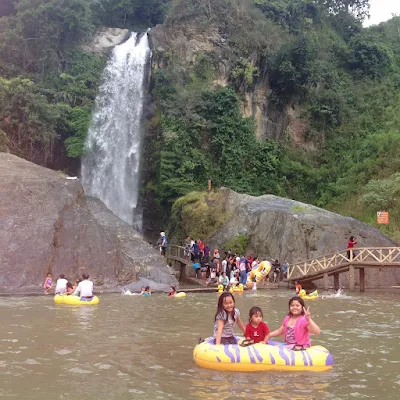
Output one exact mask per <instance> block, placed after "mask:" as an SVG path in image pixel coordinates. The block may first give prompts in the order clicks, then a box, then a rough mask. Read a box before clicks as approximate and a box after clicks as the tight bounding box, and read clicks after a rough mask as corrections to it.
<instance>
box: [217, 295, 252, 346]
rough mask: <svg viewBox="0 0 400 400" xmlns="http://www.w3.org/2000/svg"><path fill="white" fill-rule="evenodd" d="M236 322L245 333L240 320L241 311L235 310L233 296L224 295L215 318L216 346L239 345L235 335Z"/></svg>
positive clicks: (220, 297)
mask: <svg viewBox="0 0 400 400" xmlns="http://www.w3.org/2000/svg"><path fill="white" fill-rule="evenodd" d="M235 322H236V323H237V324H238V326H239V328H240V329H241V331H242V332H243V333H244V331H245V327H244V324H243V322H242V321H241V319H240V311H239V310H238V309H237V308H235V298H234V297H233V294H231V293H229V292H225V293H222V294H221V296H219V299H218V306H217V312H216V313H215V317H214V344H237V340H236V338H235V336H234V333H233V327H234V325H235Z"/></svg>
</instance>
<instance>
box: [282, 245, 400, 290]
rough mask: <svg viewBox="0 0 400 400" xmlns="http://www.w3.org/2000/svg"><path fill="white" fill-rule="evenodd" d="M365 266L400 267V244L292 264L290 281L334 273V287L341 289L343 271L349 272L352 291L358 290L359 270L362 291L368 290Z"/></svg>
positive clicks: (350, 251) (341, 252) (321, 276)
mask: <svg viewBox="0 0 400 400" xmlns="http://www.w3.org/2000/svg"><path fill="white" fill-rule="evenodd" d="M365 268H400V247H369V248H365V247H362V248H354V249H350V250H343V251H340V252H337V253H333V254H329V255H326V256H323V257H319V258H315V259H312V260H307V261H304V262H301V263H296V264H293V265H290V266H289V268H288V273H287V281H289V282H290V281H296V280H299V281H300V280H301V281H302V282H304V281H314V280H317V279H321V278H322V279H323V280H324V288H325V289H328V277H329V276H333V278H334V288H335V290H339V274H341V273H343V272H349V290H350V291H354V286H355V271H356V270H358V271H359V274H360V291H361V292H364V291H365Z"/></svg>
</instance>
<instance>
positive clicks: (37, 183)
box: [0, 153, 177, 292]
mask: <svg viewBox="0 0 400 400" xmlns="http://www.w3.org/2000/svg"><path fill="white" fill-rule="evenodd" d="M0 218H1V224H0V291H2V292H8V291H14V292H15V291H16V290H20V291H22V292H26V291H28V290H30V289H31V288H32V287H33V288H36V289H37V288H38V287H39V285H40V284H41V283H42V282H43V279H44V277H45V276H46V273H47V272H48V271H50V272H52V274H53V277H54V278H56V277H57V276H58V275H59V274H60V273H64V274H66V276H67V277H68V278H70V279H75V278H78V277H79V276H80V275H81V274H82V273H83V272H87V273H89V274H90V276H91V278H92V279H93V280H94V282H95V285H96V286H97V287H98V288H103V289H104V290H115V289H117V288H118V287H120V286H123V285H126V284H130V283H132V282H136V281H138V280H139V281H140V279H143V280H144V282H147V283H149V282H150V283H153V284H154V285H156V286H157V288H158V289H160V290H165V289H168V286H169V285H171V284H176V283H177V282H176V279H175V278H174V277H173V276H172V275H171V271H170V270H169V268H168V266H167V264H166V261H165V260H164V258H162V257H161V256H160V255H159V254H158V252H157V251H156V250H155V249H154V248H153V247H152V246H150V245H149V244H148V243H147V242H146V241H145V240H144V239H143V237H142V236H141V235H140V234H139V233H138V232H137V231H135V230H134V229H133V228H131V227H130V226H129V225H128V224H126V223H125V222H123V221H122V220H120V219H119V218H118V217H116V216H115V215H114V214H112V212H111V211H110V210H108V209H107V208H106V206H105V205H104V204H103V203H102V202H101V201H99V200H97V199H90V198H87V197H86V196H85V193H84V190H83V187H82V185H81V183H80V182H79V180H78V179H76V178H75V179H74V178H70V177H67V176H66V175H65V174H63V173H61V172H56V171H52V170H49V169H46V168H43V167H40V166H38V165H35V164H32V163H30V162H28V161H26V160H23V159H20V158H18V157H16V156H14V155H11V154H7V153H0ZM18 288H19V289H18Z"/></svg>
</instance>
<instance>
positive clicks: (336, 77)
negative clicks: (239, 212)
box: [0, 0, 400, 236]
mask: <svg viewBox="0 0 400 400" xmlns="http://www.w3.org/2000/svg"><path fill="white" fill-rule="evenodd" d="M368 10H369V1H368V0H212V1H210V0H146V1H145V0H89V1H88V0H86V1H85V0H3V1H2V2H1V4H0V135H1V138H0V142H1V143H0V148H3V149H4V148H5V146H7V148H8V149H9V150H10V151H12V152H13V153H15V154H17V155H20V156H23V157H25V158H27V159H30V160H33V161H35V162H37V163H41V164H43V165H47V166H56V165H58V164H57V163H56V162H55V161H54V158H55V157H57V155H59V154H60V153H64V152H65V153H66V154H67V155H68V156H69V157H70V158H71V159H72V158H78V159H79V157H80V156H81V155H82V154H83V152H84V146H83V145H84V141H85V137H86V133H87V128H88V125H89V122H90V118H91V110H92V108H93V102H94V99H95V95H96V91H97V88H98V85H99V80H100V76H101V72H102V69H103V67H104V62H105V60H104V58H102V57H99V56H97V55H93V54H90V53H88V52H86V51H85V50H84V48H83V47H82V44H84V43H85V42H86V41H88V40H90V38H91V36H92V34H93V32H94V31H95V29H96V28H97V27H98V26H103V25H105V26H112V27H120V28H131V29H133V28H135V29H138V28H139V29H146V28H147V27H150V26H154V25H156V24H159V23H164V24H165V26H166V27H168V28H169V29H171V30H172V31H174V32H177V35H179V34H183V33H182V32H186V33H185V34H186V35H188V36H187V37H189V36H190V35H192V34H193V35H198V32H203V35H204V37H206V36H207V35H208V36H207V37H213V40H214V44H215V48H214V50H212V49H209V50H199V51H198V52H197V53H196V54H195V55H194V56H193V57H192V58H191V59H190V60H189V61H188V60H187V59H185V57H181V54H180V53H179V51H176V52H174V50H173V49H169V50H168V51H167V52H165V53H164V55H163V57H164V60H163V63H162V64H163V67H162V68H161V69H157V70H155V71H154V74H153V83H152V88H151V91H152V95H153V98H154V100H155V105H156V107H155V112H154V114H153V117H152V119H151V121H149V124H148V125H149V130H150V133H151V136H149V137H150V138H151V140H149V141H148V142H147V143H146V152H147V154H148V163H146V167H147V171H146V177H147V185H146V188H145V192H146V193H147V194H149V193H151V194H152V196H153V197H154V198H156V199H157V201H158V204H159V206H160V207H161V208H162V209H163V210H165V211H166V212H167V213H168V212H169V211H170V210H171V206H172V204H173V202H174V201H175V200H176V199H177V198H178V197H179V196H181V195H185V194H187V193H189V192H190V191H193V190H204V188H206V187H207V182H208V180H212V182H213V185H214V186H229V187H231V188H232V189H234V190H237V191H240V192H246V193H250V194H255V195H258V194H264V193H272V194H277V195H282V196H287V197H291V198H294V199H296V200H300V201H305V202H308V203H312V204H316V205H319V206H322V207H326V208H330V209H333V210H336V211H339V212H341V213H344V214H348V215H352V216H355V217H357V218H360V219H364V220H365V221H368V222H371V223H373V220H374V218H375V212H376V211H378V208H382V207H385V208H388V209H389V211H391V213H392V215H393V218H392V219H391V225H390V227H389V228H388V230H387V231H388V232H389V233H390V234H391V235H392V236H396V235H398V233H396V232H397V231H399V228H398V225H399V220H400V211H399V205H398V204H399V203H398V201H396V199H397V197H398V193H397V191H396V190H394V189H393V188H394V187H395V185H396V183H397V182H398V175H396V174H398V173H399V170H400V155H399V154H400V153H399V152H398V151H397V148H398V146H399V144H400V128H399V127H400V112H399V111H400V36H399V30H400V17H394V18H392V19H391V20H390V21H388V22H386V23H384V24H380V25H379V26H373V27H370V28H363V27H362V21H363V20H364V19H365V18H366V17H367V15H368ZM179 32H181V33H179ZM193 32H197V33H193ZM215 32H217V34H218V35H219V37H220V39H216V34H215ZM213 35H214V36H213ZM197 39H198V37H197ZM207 40H208V39H207ZM218 40H220V42H219V44H217V43H216V42H215V41H218ZM218 47H219V50H218V51H217V50H216V49H218ZM222 67H223V68H222ZM221 69H225V70H226V71H228V76H223V77H221ZM222 78H223V79H222ZM259 87H267V88H268V90H267V91H266V94H265V96H266V97H265V104H266V107H268V109H270V110H272V111H271V113H272V114H273V115H281V116H284V117H285V118H286V119H288V114H289V113H290V112H291V110H297V111H296V112H297V114H296V118H297V119H300V120H301V121H302V124H303V126H305V127H306V128H305V129H304V132H303V136H302V137H301V140H300V141H298V140H297V141H296V144H295V145H294V142H293V141H292V140H291V134H290V132H289V131H287V132H286V139H285V140H280V141H279V142H277V141H271V140H262V141H261V140H260V139H257V138H256V129H255V121H253V120H252V119H251V118H249V117H245V116H244V115H247V116H248V115H249V113H248V111H247V113H245V112H244V104H245V103H246V102H247V104H248V102H249V99H251V96H253V94H254V93H255V89H256V88H259ZM283 119H284V118H283ZM71 162H72V161H71ZM63 167H68V164H67V165H64V166H63ZM380 182H381V183H380ZM380 184H381V185H383V186H382V187H381V186H379V185H380ZM379 192H382V193H384V197H382V199H381V200H382V201H381V200H379V199H380V198H379V196H378V197H377V195H378V194H379ZM374 196H375V197H374ZM382 196H383V195H382ZM366 199H367V200H366Z"/></svg>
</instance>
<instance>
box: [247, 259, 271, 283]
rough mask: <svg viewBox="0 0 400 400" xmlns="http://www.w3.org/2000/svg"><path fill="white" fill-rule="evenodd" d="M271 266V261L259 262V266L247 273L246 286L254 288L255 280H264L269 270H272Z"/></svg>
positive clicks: (257, 281)
mask: <svg viewBox="0 0 400 400" xmlns="http://www.w3.org/2000/svg"><path fill="white" fill-rule="evenodd" d="M271 267H272V266H271V263H270V262H269V261H261V262H260V264H258V267H257V268H255V269H252V270H251V271H250V273H249V274H248V275H247V282H246V286H247V287H248V288H252V287H253V283H254V281H256V283H259V282H261V281H262V280H264V279H265V278H266V277H267V276H268V274H269V271H271Z"/></svg>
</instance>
